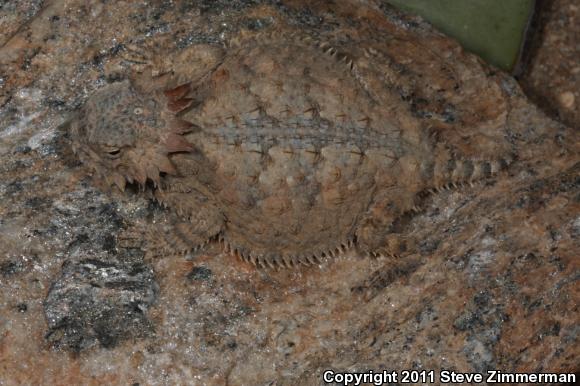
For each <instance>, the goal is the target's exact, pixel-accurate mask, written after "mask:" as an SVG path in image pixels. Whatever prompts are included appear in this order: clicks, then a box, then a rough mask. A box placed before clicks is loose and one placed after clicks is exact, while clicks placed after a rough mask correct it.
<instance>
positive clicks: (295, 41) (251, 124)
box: [71, 27, 514, 267]
mask: <svg viewBox="0 0 580 386" xmlns="http://www.w3.org/2000/svg"><path fill="white" fill-rule="evenodd" d="M344 31H347V32H344ZM198 49H199V50H203V49H204V48H203V47H199V48H198ZM454 49H456V48H454ZM460 57H461V58H462V60H461V61H456V62H452V61H449V60H446V58H445V57H444V55H443V54H442V53H439V52H435V51H433V50H431V49H430V48H429V47H428V45H426V44H422V43H421V40H420V38H416V39H412V38H410V37H408V36H407V35H401V36H392V35H389V34H388V33H387V32H385V31H380V30H377V29H370V28H367V29H348V30H347V29H346V27H345V29H343V30H342V32H341V33H335V32H332V33H331V32H329V33H327V34H324V33H316V34H315V33H309V32H308V31H300V32H295V33H289V32H287V31H286V32H285V33H278V34H277V33H270V34H259V35H256V36H254V37H248V38H242V39H239V40H238V41H235V42H232V44H231V45H230V46H229V48H228V49H227V50H225V51H224V52H223V54H222V55H221V56H220V58H219V60H216V62H215V63H214V65H213V66H211V67H210V68H209V69H208V70H207V73H206V74H205V75H204V76H202V77H199V78H198V79H195V80H191V79H190V80H189V81H185V82H181V83H180V84H175V83H176V82H175V76H174V75H175V74H166V75H163V76H159V77H157V78H152V77H150V76H145V75H143V74H142V75H138V76H135V77H133V78H131V79H130V80H125V81H123V82H118V83H115V84H111V85H109V86H107V87H105V88H103V89H101V90H100V91H98V92H97V93H95V94H94V95H93V96H92V97H90V98H89V99H88V101H87V103H86V104H85V106H84V107H83V108H82V109H81V111H80V113H79V115H78V117H77V118H76V119H75V121H74V122H73V123H72V125H71V133H72V139H73V143H74V149H75V151H76V152H77V153H78V155H79V157H80V158H81V160H82V161H84V162H85V163H87V164H89V165H90V166H91V167H92V168H93V169H94V170H95V171H96V172H97V175H98V176H100V178H102V179H105V180H106V181H108V182H110V183H114V184H116V185H117V186H118V187H119V188H120V189H122V190H123V189H124V188H125V186H126V184H127V183H129V184H138V185H139V186H140V187H141V188H142V190H143V191H147V192H149V194H152V196H153V197H154V198H155V199H156V200H158V201H159V202H161V203H163V204H164V205H165V206H166V207H168V208H169V209H170V210H171V212H172V213H175V218H176V220H175V223H174V224H173V228H172V232H171V236H172V237H173V239H174V240H173V241H172V242H173V243H175V245H184V246H186V248H191V249H194V248H196V247H198V246H201V245H204V244H205V243H206V242H208V240H214V239H219V240H221V241H223V242H224V244H225V245H226V246H227V248H228V249H229V250H231V251H233V252H235V254H237V255H238V256H240V257H242V258H243V259H244V260H245V261H248V262H251V263H253V264H254V265H256V266H258V267H289V266H295V265H299V264H305V265H310V264H315V263H318V262H319V261H321V260H322V259H324V258H326V257H329V256H334V255H335V254H339V253H341V252H343V251H344V250H345V249H346V248H349V247H354V248H356V249H357V250H358V251H359V252H360V253H361V254H370V255H377V254H383V253H386V254H389V253H395V252H397V251H400V249H401V246H399V245H397V240H398V237H397V236H396V233H394V232H395V231H396V229H395V228H396V224H397V220H398V219H399V218H401V216H403V215H405V214H407V213H409V212H412V211H413V210H417V209H418V205H419V204H420V203H421V200H422V198H423V197H424V196H425V195H426V194H428V192H433V191H437V190H438V189H441V188H443V187H449V186H455V185H456V184H461V183H469V182H472V181H476V180H480V179H484V178H487V177H489V176H491V175H493V174H494V173H496V172H497V171H498V170H500V169H502V168H503V167H505V166H506V165H507V164H508V163H509V162H510V161H511V160H512V159H513V157H514V155H513V150H512V148H511V146H510V144H509V142H508V141H507V140H506V134H505V132H503V131H502V130H501V125H502V124H503V122H504V119H505V114H504V113H503V112H502V111H496V110H495V109H494V107H493V106H498V105H501V104H502V103H504V98H505V97H504V96H503V94H502V91H501V90H500V87H499V86H497V85H496V84H495V83H493V82H487V83H484V82H480V83H481V84H483V85H481V86H480V83H478V78H482V77H485V76H487V75H486V74H485V71H484V70H483V68H484V65H482V64H480V63H479V62H478V60H477V59H474V58H473V57H472V56H470V55H467V54H463V53H461V54H460ZM490 83H491V84H492V86H490V85H489V84H490ZM490 87H491V88H490ZM393 234H395V236H394V237H393Z"/></svg>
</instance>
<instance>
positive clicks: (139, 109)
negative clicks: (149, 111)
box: [133, 107, 143, 115]
mask: <svg viewBox="0 0 580 386" xmlns="http://www.w3.org/2000/svg"><path fill="white" fill-rule="evenodd" d="M133 114H135V115H141V114H143V109H142V108H141V107H135V109H133Z"/></svg>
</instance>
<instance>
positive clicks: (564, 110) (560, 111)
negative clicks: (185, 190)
mask: <svg viewBox="0 0 580 386" xmlns="http://www.w3.org/2000/svg"><path fill="white" fill-rule="evenodd" d="M540 5H541V7H539V11H540V15H539V20H538V32H537V34H536V35H534V37H533V39H534V40H533V42H532V44H531V48H532V49H531V55H530V56H531V58H530V59H531V60H530V66H529V69H527V70H526V71H525V73H524V75H523V76H522V79H521V81H522V85H523V88H524V90H525V91H526V92H527V93H528V94H529V95H530V98H531V99H532V100H533V101H535V102H536V103H538V104H539V105H540V106H542V107H543V108H544V109H545V111H546V112H547V113H548V114H551V115H552V116H554V117H557V118H559V119H561V120H562V121H563V122H564V123H566V124H568V125H570V126H572V127H575V128H579V127H580V60H579V58H580V45H579V44H578V36H579V35H580V23H579V22H578V20H580V4H578V2H577V1H574V0H550V1H544V2H541V3H540Z"/></svg>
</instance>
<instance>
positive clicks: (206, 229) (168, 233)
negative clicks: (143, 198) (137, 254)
mask: <svg viewBox="0 0 580 386" xmlns="http://www.w3.org/2000/svg"><path fill="white" fill-rule="evenodd" d="M155 198H156V199H157V200H158V201H159V202H160V203H161V204H162V205H165V206H168V207H170V208H172V209H173V210H172V211H171V213H169V216H168V219H167V221H166V222H165V224H163V226H162V232H161V234H158V235H152V236H153V238H154V240H155V244H157V245H158V246H159V245H162V246H163V248H164V249H165V250H167V249H168V250H170V251H175V252H189V251H196V250H198V249H200V248H202V247H204V246H205V244H207V243H208V242H209V241H210V240H212V239H213V238H215V237H216V236H218V235H219V234H220V233H221V232H222V230H223V227H224V217H223V215H222V213H221V212H220V211H219V210H218V209H217V208H216V206H215V205H214V204H213V202H211V201H210V200H208V199H207V198H206V197H205V196H203V195H202V194H201V193H198V192H196V191H188V192H164V191H156V192H155Z"/></svg>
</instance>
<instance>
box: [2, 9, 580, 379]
mask: <svg viewBox="0 0 580 386" xmlns="http://www.w3.org/2000/svg"><path fill="white" fill-rule="evenodd" d="M256 3H257V2H255V1H242V0H240V1H231V2H230V1H228V2H226V1H217V2H207V1H199V2H172V3H169V2H163V1H151V2H144V3H136V2H107V3H102V2H100V1H94V2H81V1H66V2H64V1H53V2H46V3H43V7H42V8H41V9H37V5H36V4H37V3H36V2H28V3H27V4H28V5H29V8H28V9H23V10H22V11H19V12H21V14H22V15H32V14H34V15H35V16H34V17H32V16H30V17H28V16H26V17H28V19H26V20H28V21H27V22H26V23H25V24H24V25H22V24H21V23H22V22H23V20H25V19H23V17H24V16H23V17H19V18H14V19H9V20H8V21H6V22H5V23H7V25H8V28H9V29H10V30H14V31H18V32H16V33H14V34H13V36H12V37H11V38H9V39H8V40H6V42H5V43H4V45H3V46H2V47H1V48H0V66H1V71H0V74H2V75H0V76H1V80H0V87H1V89H0V90H1V92H2V94H0V106H1V107H0V158H1V159H2V163H1V165H0V384H2V385H4V384H6V385H12V384H80V383H83V384H102V383H110V384H128V383H129V384H132V383H139V384H174V383H182V384H183V383H185V384H188V383H189V384H216V385H220V384H231V385H238V384H239V385H246V384H278V385H284V384H288V385H294V384H300V385H305V384H313V385H315V384H322V380H321V374H322V372H323V371H324V370H325V369H329V368H332V369H337V370H349V371H363V370H367V369H373V370H375V371H378V370H381V369H397V370H402V369H419V370H420V369H427V370H429V369H441V368H446V369H455V370H458V371H485V370H486V369H500V370H502V371H557V372H566V371H567V372H570V371H575V370H577V369H578V366H579V362H578V358H579V357H580V355H579V354H580V353H579V351H580V345H579V344H578V320H579V314H578V299H579V293H578V292H579V291H578V290H579V289H580V286H579V285H578V280H579V279H580V263H579V261H578V250H579V249H580V211H579V209H580V165H579V161H580V160H579V159H578V149H577V146H578V143H580V142H579V138H578V133H577V131H574V130H571V129H568V128H566V127H564V126H563V125H561V124H560V123H558V122H555V121H552V120H550V119H549V118H547V117H546V116H544V115H543V114H542V113H541V112H540V111H539V110H538V109H537V108H536V107H535V106H534V105H532V104H531V103H530V102H528V101H527V100H526V98H525V97H524V95H523V94H522V92H521V91H520V90H519V87H518V85H517V84H516V83H515V81H514V80H513V79H511V78H509V77H508V76H504V75H502V74H499V75H497V78H494V79H495V80H494V82H497V83H494V84H500V85H501V87H502V90H503V91H502V92H503V93H504V94H505V95H507V97H506V98H507V101H508V103H505V104H502V105H498V106H490V108H496V109H503V110H502V112H503V113H505V114H504V116H505V124H506V125H508V126H509V128H510V130H511V131H512V132H513V133H514V135H515V136H514V138H513V140H514V141H515V143H517V146H519V148H520V149H522V154H523V157H522V158H523V159H522V160H521V161H520V162H518V163H516V164H514V166H513V168H512V169H511V170H510V172H509V174H508V175H504V176H501V177H499V178H497V179H495V180H492V181H489V182H488V183H486V184H483V185H478V186H475V187H466V188H462V189H459V190H454V191H444V192H441V193H439V194H437V195H434V196H432V197H431V198H430V199H429V200H428V202H427V204H426V208H425V210H424V211H423V212H421V213H419V214H418V215H416V216H415V217H413V218H412V219H411V220H410V221H409V223H408V224H407V225H406V229H405V232H406V233H407V234H408V236H409V237H413V238H415V239H417V240H421V242H420V253H416V254H414V255H412V256H407V257H405V258H404V259H403V260H402V261H393V260H382V259H363V258H360V257H357V256H355V255H354V254H348V255H345V256H343V257H341V258H339V259H337V260H335V261H330V262H328V263H325V264H323V265H322V266H321V267H319V268H316V267H315V268H310V269H301V270H295V271H281V272H276V271H261V270H255V269H252V268H250V267H248V266H247V265H246V264H244V263H242V262H240V261H238V260H236V259H235V258H233V257H231V256H229V255H227V254H223V253H221V252H220V250H219V249H218V248H215V249H214V250H210V251H208V252H207V253H204V254H203V255H200V256H189V257H188V258H185V257H183V256H169V255H168V256H160V257H157V258H155V259H147V258H144V256H143V253H142V252H141V251H140V250H139V249H136V248H133V247H132V246H130V245H126V244H125V243H123V242H122V241H123V237H124V231H125V230H126V229H128V228H131V227H133V226H135V225H142V226H143V228H146V227H147V224H151V223H153V222H162V221H163V220H164V216H165V213H164V212H163V210H162V209H160V208H158V207H157V206H155V205H153V204H151V203H149V202H148V201H146V200H144V199H143V198H140V197H139V196H138V195H135V194H131V193H130V192H129V194H120V192H119V193H118V192H116V191H114V190H113V191H107V190H106V189H103V188H97V187H94V186H93V185H92V180H91V178H89V177H86V174H87V170H85V169H84V168H83V167H82V166H81V165H80V164H79V163H78V162H77V161H76V160H75V158H74V157H73V155H72V154H71V152H70V147H69V145H68V138H67V136H66V134H65V133H64V132H63V130H60V129H59V126H60V125H61V124H62V123H63V122H65V120H66V119H67V117H68V115H69V114H70V112H71V111H73V110H74V109H75V108H77V107H78V106H80V105H81V104H82V103H83V102H84V100H86V98H87V97H88V95H90V94H91V93H92V92H94V90H96V89H99V88H101V87H103V86H104V85H105V84H107V83H110V82H113V81H116V80H119V79H122V78H124V77H126V76H127V74H128V72H129V69H130V68H131V67H134V66H138V65H139V64H140V63H142V62H143V60H142V59H141V60H139V59H138V58H132V59H131V60H129V59H128V56H129V53H130V52H134V50H132V49H130V47H131V46H134V45H137V46H143V45H146V46H149V47H151V46H155V45H162V46H167V47H169V49H170V50H176V52H177V50H179V49H183V48H186V47H189V46H192V45H195V44H215V45H218V46H219V45H221V44H222V42H224V41H225V40H226V39H227V38H230V37H232V36H235V35H236V34H237V33H240V30H243V29H250V30H252V29H267V28H270V27H271V26H272V25H276V24H277V23H279V22H280V21H279V20H285V22H287V23H291V24H294V25H298V26H300V25H302V26H314V27H316V28H332V25H333V20H336V19H335V18H349V20H350V22H351V23H353V24H356V23H370V22H372V23H377V24H378V25H381V26H383V28H385V29H386V30H387V31H392V33H394V34H396V33H399V32H397V31H406V32H405V33H408V34H411V35H412V34H417V35H418V36H420V38H421V39H424V40H425V41H428V42H429V44H432V45H433V46H434V47H435V48H434V49H435V50H437V47H440V48H441V51H442V52H443V51H444V50H449V51H450V52H454V53H455V55H458V56H457V57H458V58H464V56H463V55H464V54H462V53H461V50H460V48H459V47H458V46H456V45H455V43H453V42H450V41H448V40H447V39H445V38H444V37H442V36H441V35H439V34H437V33H434V32H433V31H432V30H431V28H430V27H429V26H427V25H426V24H424V23H423V22H421V21H419V20H417V19H413V18H404V17H401V16H400V15H398V14H397V13H395V12H392V11H390V10H388V9H382V10H379V9H378V8H374V7H373V6H372V4H368V6H369V8H368V9H367V8H362V7H361V8H360V9H359V10H358V11H357V12H358V14H357V15H352V14H351V13H350V12H351V11H350V9H353V8H352V6H350V7H349V6H347V5H348V4H347V5H345V6H344V7H341V6H336V7H333V8H332V9H330V8H327V6H326V5H325V3H324V2H320V3H318V2H315V3H313V4H314V5H313V6H312V8H311V9H304V8H302V7H301V4H300V2H298V1H288V2H286V3H284V4H279V3H277V2H273V5H271V6H264V5H256ZM23 7H24V5H23ZM278 15H282V18H280V17H279V16H278ZM10 23H13V24H10ZM437 45H440V46H437ZM468 57H470V56H468ZM169 59H170V58H169V57H167V60H169ZM156 65H157V66H158V67H159V68H163V67H164V66H170V65H171V63H170V62H169V61H168V62H164V61H163V60H161V61H160V62H159V63H156ZM481 81H482V82H485V81H489V82H492V81H491V80H485V79H482V80H481ZM153 272H154V274H153ZM83 306H86V307H92V309H91V308H88V309H87V310H86V311H85V310H83ZM45 317H46V318H45ZM63 320H66V323H63V322H62V321H63ZM105 325H108V326H109V328H108V329H106V328H105ZM71 351H72V355H71Z"/></svg>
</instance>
